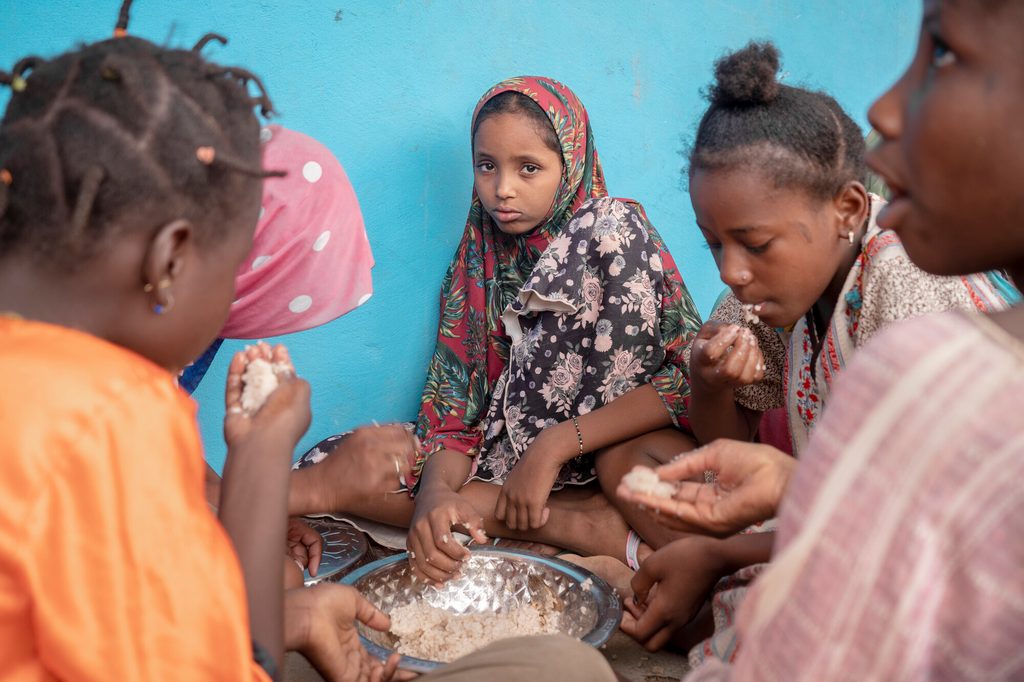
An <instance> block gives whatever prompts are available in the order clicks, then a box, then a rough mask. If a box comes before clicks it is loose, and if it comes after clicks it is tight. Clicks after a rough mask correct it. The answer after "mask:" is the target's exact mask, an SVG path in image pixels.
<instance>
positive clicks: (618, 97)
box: [0, 0, 920, 467]
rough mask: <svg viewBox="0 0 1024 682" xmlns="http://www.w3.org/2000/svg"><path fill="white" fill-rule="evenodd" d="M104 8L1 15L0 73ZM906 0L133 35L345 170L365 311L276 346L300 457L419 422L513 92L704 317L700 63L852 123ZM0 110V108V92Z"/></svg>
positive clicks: (707, 291) (157, 20)
mask: <svg viewBox="0 0 1024 682" xmlns="http://www.w3.org/2000/svg"><path fill="white" fill-rule="evenodd" d="M118 4H119V3H118V2H117V0H78V1H75V2H72V1H69V0H0V8H2V9H0V16H2V17H3V20H2V26H0V67H2V68H9V67H10V66H11V65H12V64H13V63H14V61H15V60H16V59H17V58H19V57H21V56H24V55H25V54H30V53H35V54H41V55H53V54H56V53H57V52H59V51H61V50H64V49H66V48H68V47H69V46H70V45H72V44H73V43H75V42H77V41H90V40H95V39H99V38H103V37H106V36H107V35H109V34H110V31H111V28H112V26H113V24H114V20H115V18H116V14H117V7H118ZM919 13H920V6H919V3H918V2H917V0H895V1H893V0H858V1H857V2H848V1H846V0H830V1H829V0H733V1H731V2H729V1H725V0H717V1H712V0H708V1H703V2H698V1H696V0H643V1H641V0H636V1H629V2H627V1H615V0H591V1H585V0H505V1H498V0H408V1H405V2H396V1H385V0H357V1H353V0H330V1H329V2H328V1H326V0H302V1H299V0H293V1H291V2H286V1H283V0H260V1H259V2H253V1H252V0H244V1H242V0H215V1H209V2H196V1H195V0H188V1H186V0H138V1H137V2H136V6H135V9H134V12H133V15H134V16H133V19H132V25H131V30H132V33H134V34H136V35H141V36H144V37H147V38H149V39H151V40H154V41H155V42H165V41H166V42H169V43H172V44H176V45H188V46H191V45H192V43H193V41H195V40H196V39H197V38H198V37H199V36H201V35H202V34H203V33H205V32H207V31H211V30H215V31H218V32H221V33H223V34H225V35H227V36H228V37H229V38H230V39H231V42H230V44H229V45H228V46H227V47H224V48H220V47H216V46H211V47H209V48H207V54H209V55H211V56H212V57H213V58H215V59H216V60H218V61H220V62H222V63H225V64H239V65H244V66H246V67H249V68H250V69H252V70H253V71H255V72H257V73H259V74H261V75H262V76H263V77H264V79H265V81H266V83H267V86H268V88H269V90H270V93H271V95H272V97H273V99H274V102H275V104H276V105H277V107H278V109H279V110H280V112H281V118H280V122H281V123H282V124H283V125H286V126H289V127H293V128H295V129H298V130H301V131H303V132H305V133H308V134H310V135H312V136H313V137H316V138H317V139H319V140H320V141H322V142H323V143H324V144H326V145H327V146H328V147H329V148H330V149H331V150H332V151H333V152H334V153H335V154H336V155H337V156H338V158H339V159H341V161H342V164H343V165H344V166H345V168H346V170H347V171H348V174H349V176H350V178H351V179H352V182H353V184H354V185H355V188H356V191H357V192H358V194H359V197H360V200H361V202H362V206H363V212H364V214H365V218H366V226H367V230H368V232H369V236H370V241H371V243H372V245H373V250H374V255H375V256H376V258H377V266H376V268H375V269H374V273H373V275H374V285H375V289H376V293H375V294H374V296H373V298H372V299H371V300H370V301H369V302H368V303H367V304H366V305H365V306H364V307H363V308H361V309H359V310H357V311H355V312H353V313H351V314H349V315H348V316H346V317H344V318H342V319H340V320H337V321H336V322H334V323H332V324H329V325H327V326H325V327H322V328H320V329H316V330H312V331H308V332H303V333H301V334H296V335H292V336H291V337H288V338H285V339H284V341H285V342H286V343H287V344H288V345H289V346H290V348H291V351H292V355H293V356H294V358H295V363H296V365H297V367H298V368H299V370H300V372H301V373H302V374H303V375H305V376H306V377H307V378H308V379H309V380H310V382H311V383H312V385H313V412H314V419H313V425H312V427H311V429H310V432H309V435H308V437H307V438H306V439H305V441H304V442H303V443H302V446H303V447H305V446H308V445H311V444H312V443H314V442H315V441H316V440H317V439H319V438H322V437H324V436H327V435H330V434H331V433H335V432H337V431H339V430H342V429H346V428H349V427H352V426H354V425H358V424H361V423H366V422H368V421H370V420H371V419H377V420H379V421H386V420H398V419H412V418H413V417H414V416H415V414H416V409H417V401H418V398H419V393H420V389H421V387H422V381H423V372H424V369H425V367H426V364H427V360H428V357H429V354H430V351H431V349H432V347H433V339H434V333H435V325H436V323H437V289H438V285H439V283H440V281H441V277H442V276H443V274H444V270H445V268H446V266H447V264H448V260H449V257H450V256H451V253H452V251H453V250H454V248H455V245H456V243H457V241H458V239H459V236H460V235H461V233H462V226H463V221H464V220H465V217H466V209H467V206H468V201H469V196H470V189H471V182H472V176H471V165H470V158H469V144H468V136H469V132H468V128H469V117H470V115H471V113H472V110H473V106H474V104H475V103H476V100H477V98H478V97H479V96H480V94H481V93H482V92H483V91H484V90H485V89H487V87H488V86H490V85H491V84H493V83H495V82H496V81H498V80H501V79H503V78H505V77H507V76H512V75H517V74H524V73H526V74H543V75H549V76H552V77H554V78H557V79H559V80H561V81H563V82H565V83H566V84H568V85H569V86H570V87H572V88H573V89H574V90H575V92H576V93H577V94H578V95H579V96H580V98H581V99H582V100H583V102H584V103H585V104H586V105H587V108H588V110H589V112H590V116H591V119H592V122H593V127H594V131H595V133H596V135H597V143H598V150H599V151H600V154H601V157H602V160H603V163H604V169H605V173H606V176H607V179H608V187H609V189H610V191H611V192H612V193H613V194H615V195H618V196H628V197H633V198H636V199H639V200H640V201H642V202H643V203H644V205H645V206H646V208H647V211H648V213H649V214H650V217H651V219H652V220H653V222H654V224H655V225H656V226H657V227H658V228H659V230H660V231H661V233H662V234H663V235H664V237H665V238H666V241H667V242H668V244H669V246H670V248H671V250H672V252H673V254H674V255H675V258H676V260H677V261H678V262H679V263H680V265H681V267H682V270H683V276H684V278H685V279H686V282H687V284H688V285H689V288H690V291H691V293H692V294H693V296H694V298H695V299H696V301H697V304H698V306H699V307H700V309H701V311H702V313H704V314H706V313H707V311H708V309H709V307H710V306H711V304H712V302H713V301H714V299H715V297H716V296H717V295H718V293H719V291H720V290H721V284H720V282H719V280H718V273H717V271H716V270H715V267H714V264H713V262H712V260H711V257H710V255H709V253H708V252H707V251H706V250H705V249H704V248H702V246H701V243H702V240H701V239H700V236H699V234H698V232H697V230H696V228H695V227H694V222H693V214H692V212H691V209H690V202H689V198H688V197H687V194H686V189H685V184H684V182H683V176H682V174H681V173H680V169H681V167H682V165H683V149H684V147H685V144H686V141H687V139H688V137H689V135H690V134H691V133H692V130H693V127H694V124H695V122H696V119H697V117H698V116H699V114H700V112H701V111H702V100H701V98H700V90H701V88H702V87H703V86H704V85H705V84H706V83H707V82H708V80H709V74H710V71H711V63H712V61H713V60H714V59H715V58H716V57H717V56H719V55H721V54H722V53H723V52H724V51H726V50H728V49H732V48H736V47H739V46H741V45H743V44H744V43H745V42H746V41H747V40H749V39H750V38H771V39H773V40H775V41H776V42H777V44H778V45H779V46H780V48H781V49H782V52H783V57H784V67H783V70H784V71H785V73H786V76H785V79H786V82H787V83H803V84H810V85H812V86H815V87H818V88H823V89H826V90H828V91H830V92H832V93H833V94H834V95H835V96H836V97H837V99H838V100H839V101H840V102H841V103H842V104H843V105H844V106H845V107H847V109H848V110H849V111H850V112H851V113H852V114H853V115H854V117H855V118H857V119H858V120H859V121H861V123H862V124H863V123H864V121H865V116H864V113H865V111H866V109H867V106H868V105H869V104H870V102H871V100H872V99H873V98H874V97H875V96H877V95H878V94H879V93H880V92H881V90H882V89H883V88H884V86H886V85H887V84H888V83H889V82H891V81H892V79H893V78H894V77H895V76H896V75H897V74H898V73H899V72H900V70H901V69H902V67H903V66H904V65H905V63H906V62H907V60H908V59H909V57H910V54H911V52H912V48H913V43H914V40H915V36H916V33H917V21H918V17H919ZM0 97H3V99H2V100H0V103H6V93H5V94H3V95H0ZM231 350H233V346H231V345H230V344H227V345H226V346H225V349H224V350H223V351H222V353H221V356H220V357H219V358H218V362H217V364H216V365H215V367H214V368H213V370H212V371H211V372H210V374H209V375H208V376H207V378H206V380H204V382H203V384H202V385H201V386H200V389H199V391H198V393H197V395H196V397H197V399H198V400H199V402H200V405H201V409H200V421H201V424H202V430H203V437H204V439H205V442H206V445H207V448H208V454H209V459H210V461H211V462H212V463H213V464H214V465H215V466H217V467H219V466H220V464H221V463H222V461H223V456H224V450H223V446H222V444H221V436H220V420H221V418H222V416H223V415H222V410H223V408H222V404H223V403H222V399H221V391H222V386H223V382H224V376H225V365H226V359H227V358H228V357H229V356H230V352H226V351H231Z"/></svg>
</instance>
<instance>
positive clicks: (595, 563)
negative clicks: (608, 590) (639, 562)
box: [558, 554, 634, 599]
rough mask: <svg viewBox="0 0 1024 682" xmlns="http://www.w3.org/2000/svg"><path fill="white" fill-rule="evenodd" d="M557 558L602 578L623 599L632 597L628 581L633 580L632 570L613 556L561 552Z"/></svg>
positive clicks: (631, 589)
mask: <svg viewBox="0 0 1024 682" xmlns="http://www.w3.org/2000/svg"><path fill="white" fill-rule="evenodd" d="M558 558H559V559H561V560H562V561H568V562H569V563H571V564H576V565H577V566H580V567H582V568H585V569H587V570H588V571H590V572H591V573H594V574H595V575H597V576H599V577H601V578H603V579H604V581H605V582H607V583H608V584H609V585H611V586H612V587H614V588H615V591H616V592H618V593H619V596H620V597H622V598H623V599H632V598H633V588H632V587H631V586H630V581H631V580H633V575H634V574H633V571H632V569H630V568H629V566H627V565H626V564H624V563H622V562H621V561H619V560H618V559H616V558H615V557H610V556H580V555H579V554H563V555H562V556H560V557H558Z"/></svg>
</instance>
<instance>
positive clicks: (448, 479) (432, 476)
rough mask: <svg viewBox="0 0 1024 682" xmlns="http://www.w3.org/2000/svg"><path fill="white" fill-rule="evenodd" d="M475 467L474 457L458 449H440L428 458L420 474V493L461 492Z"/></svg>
mask: <svg viewBox="0 0 1024 682" xmlns="http://www.w3.org/2000/svg"><path fill="white" fill-rule="evenodd" d="M472 468H473V458H472V457H470V456H469V455H466V454H465V453H462V452H458V451H456V450H438V451H437V452H435V453H434V454H432V455H430V456H429V457H428V458H427V461H426V462H425V463H424V464H423V473H422V474H421V475H420V494H423V493H430V492H434V491H436V490H439V489H440V490H451V491H452V492H456V493H457V492H459V490H461V489H462V486H463V484H465V482H466V479H467V478H468V477H469V472H470V471H471V470H472Z"/></svg>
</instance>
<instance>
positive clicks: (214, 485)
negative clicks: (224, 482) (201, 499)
mask: <svg viewBox="0 0 1024 682" xmlns="http://www.w3.org/2000/svg"><path fill="white" fill-rule="evenodd" d="M206 503H207V504H208V505H210V508H211V509H213V511H214V513H216V512H217V508H218V507H220V476H218V475H217V472H216V471H214V470H213V467H212V466H210V465H209V464H207V465H206Z"/></svg>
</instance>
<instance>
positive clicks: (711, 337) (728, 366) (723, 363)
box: [690, 322, 764, 390]
mask: <svg viewBox="0 0 1024 682" xmlns="http://www.w3.org/2000/svg"><path fill="white" fill-rule="evenodd" d="M690 376H691V378H692V379H693V380H694V381H697V382H700V383H702V384H703V385H704V386H706V387H708V388H712V389H719V390H722V389H727V388H729V389H731V388H736V387H738V386H747V385H749V384H756V383H757V382H759V381H761V380H762V379H764V356H763V355H762V354H761V348H760V346H758V343H757V339H756V338H755V337H754V333H753V332H752V331H750V330H749V329H748V328H746V327H740V326H737V325H734V324H720V323H718V322H708V323H706V324H704V326H702V327H701V328H700V331H698V332H697V338H696V339H694V341H693V346H692V348H691V351H690Z"/></svg>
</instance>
